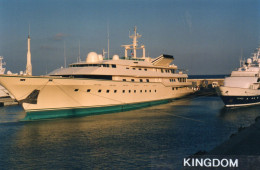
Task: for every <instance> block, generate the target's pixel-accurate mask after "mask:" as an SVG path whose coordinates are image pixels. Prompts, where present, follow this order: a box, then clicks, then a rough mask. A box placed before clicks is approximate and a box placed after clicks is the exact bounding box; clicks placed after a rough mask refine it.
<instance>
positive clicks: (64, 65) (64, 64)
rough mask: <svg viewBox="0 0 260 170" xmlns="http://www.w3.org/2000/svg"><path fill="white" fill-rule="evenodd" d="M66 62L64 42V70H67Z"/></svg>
mask: <svg viewBox="0 0 260 170" xmlns="http://www.w3.org/2000/svg"><path fill="white" fill-rule="evenodd" d="M66 62H67V61H66V44H65V41H64V68H66V65H67V63H66Z"/></svg>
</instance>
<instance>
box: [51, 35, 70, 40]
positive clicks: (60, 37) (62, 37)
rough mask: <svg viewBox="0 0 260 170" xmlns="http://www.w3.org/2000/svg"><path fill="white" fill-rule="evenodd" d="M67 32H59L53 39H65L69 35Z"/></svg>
mask: <svg viewBox="0 0 260 170" xmlns="http://www.w3.org/2000/svg"><path fill="white" fill-rule="evenodd" d="M67 36H68V35H67V34H64V33H57V34H56V35H54V36H53V39H54V40H56V41H60V40H63V39H64V38H65V37H67Z"/></svg>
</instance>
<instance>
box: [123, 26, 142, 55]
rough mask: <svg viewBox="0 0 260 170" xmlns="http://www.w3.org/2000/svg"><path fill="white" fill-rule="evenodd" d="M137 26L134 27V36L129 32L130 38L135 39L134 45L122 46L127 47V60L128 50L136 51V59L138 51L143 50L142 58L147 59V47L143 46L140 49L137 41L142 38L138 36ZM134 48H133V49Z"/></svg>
mask: <svg viewBox="0 0 260 170" xmlns="http://www.w3.org/2000/svg"><path fill="white" fill-rule="evenodd" d="M136 29H137V28H136V26H135V27H134V34H133V35H130V32H129V38H131V39H133V44H130V45H122V46H123V47H125V58H127V51H128V50H131V51H132V50H134V56H133V58H134V59H136V58H137V56H136V50H137V49H143V56H142V59H145V46H144V45H141V46H140V47H138V44H137V42H138V41H137V39H138V38H140V37H141V36H142V35H140V34H138V33H137V32H136ZM131 47H132V48H131Z"/></svg>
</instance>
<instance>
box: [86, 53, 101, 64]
mask: <svg viewBox="0 0 260 170" xmlns="http://www.w3.org/2000/svg"><path fill="white" fill-rule="evenodd" d="M98 61H99V59H98V55H97V53H96V52H90V53H88V55H87V58H86V62H87V63H95V62H98Z"/></svg>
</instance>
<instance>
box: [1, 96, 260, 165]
mask: <svg viewBox="0 0 260 170" xmlns="http://www.w3.org/2000/svg"><path fill="white" fill-rule="evenodd" d="M259 109H260V106H254V107H245V108H239V109H225V108H224V105H223V103H222V101H221V100H220V98H218V97H197V98H192V99H182V100H178V101H176V102H173V103H169V104H164V105H159V106H154V107H149V108H144V109H140V110H133V111H127V112H121V113H112V114H104V115H95V116H87V117H79V118H67V119H56V120H45V121H32V122H19V120H20V119H21V118H23V117H24V112H23V110H22V108H21V107H20V106H10V107H2V108H0V169H180V168H181V167H182V161H183V158H185V157H187V156H189V155H192V154H194V153H196V152H198V151H200V150H205V151H209V150H211V149H213V148H214V147H215V146H217V145H219V144H221V143H222V142H224V141H225V140H227V139H228V138H229V136H230V135H231V134H232V133H235V132H237V129H238V128H239V127H241V126H249V125H250V124H252V123H253V122H254V119H255V118H256V117H257V116H259V115H260V113H259Z"/></svg>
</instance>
